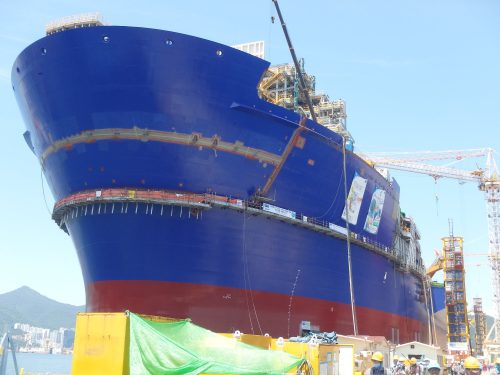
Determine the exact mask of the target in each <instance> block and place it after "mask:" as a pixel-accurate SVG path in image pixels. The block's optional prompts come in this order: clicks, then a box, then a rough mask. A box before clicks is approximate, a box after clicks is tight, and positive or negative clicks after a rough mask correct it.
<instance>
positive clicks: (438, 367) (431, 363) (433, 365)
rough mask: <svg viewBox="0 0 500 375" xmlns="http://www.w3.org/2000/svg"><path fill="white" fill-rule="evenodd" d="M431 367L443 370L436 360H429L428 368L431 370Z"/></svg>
mask: <svg viewBox="0 0 500 375" xmlns="http://www.w3.org/2000/svg"><path fill="white" fill-rule="evenodd" d="M431 368H437V369H439V370H441V366H439V363H437V362H436V361H430V362H429V365H428V366H427V369H428V370H430V369H431Z"/></svg>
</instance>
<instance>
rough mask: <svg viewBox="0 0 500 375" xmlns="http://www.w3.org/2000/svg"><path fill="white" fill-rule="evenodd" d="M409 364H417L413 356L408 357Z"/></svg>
mask: <svg viewBox="0 0 500 375" xmlns="http://www.w3.org/2000/svg"><path fill="white" fill-rule="evenodd" d="M410 364H411V365H416V364H417V359H416V358H415V357H411V358H410Z"/></svg>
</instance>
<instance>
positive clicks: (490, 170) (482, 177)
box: [357, 148, 500, 346]
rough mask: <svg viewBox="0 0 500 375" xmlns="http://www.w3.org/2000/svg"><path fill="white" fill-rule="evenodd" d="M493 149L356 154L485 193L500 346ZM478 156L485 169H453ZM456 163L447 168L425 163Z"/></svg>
mask: <svg viewBox="0 0 500 375" xmlns="http://www.w3.org/2000/svg"><path fill="white" fill-rule="evenodd" d="M495 153H496V151H495V150H493V149H492V148H481V149H469V150H446V151H421V152H397V153H382V152H377V153H361V152H358V153H357V154H358V155H359V156H360V157H362V158H363V159H365V160H366V161H367V162H368V163H370V164H372V165H373V166H375V167H379V168H387V169H397V170H401V171H407V172H412V173H420V174H426V175H429V176H432V177H433V178H434V179H436V180H437V179H438V178H451V179H456V180H459V181H464V182H466V181H472V182H476V183H477V184H478V186H479V189H480V190H481V191H483V192H484V193H485V199H486V209H487V216H488V217H487V222H488V240H489V241H488V251H489V255H488V258H489V263H490V267H491V270H492V279H493V280H492V288H493V300H492V301H493V305H494V309H495V325H494V327H493V328H494V330H493V332H494V335H495V337H494V338H493V343H494V344H496V346H498V345H500V178H499V177H500V176H499V174H498V169H497V166H496V162H495V159H494V154H495ZM477 157H486V167H485V168H484V169H481V168H479V169H476V170H464V169H458V168H454V167H451V166H450V165H451V164H454V163H455V162H458V161H461V160H464V159H469V158H477ZM436 160H453V162H452V163H449V164H448V165H445V166H440V165H433V164H429V163H425V162H429V161H436Z"/></svg>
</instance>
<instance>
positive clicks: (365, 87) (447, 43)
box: [0, 0, 500, 312]
mask: <svg viewBox="0 0 500 375" xmlns="http://www.w3.org/2000/svg"><path fill="white" fill-rule="evenodd" d="M280 6H281V10H282V13H283V15H284V17H285V20H286V23H287V26H288V29H289V33H290V35H291V38H292V41H293V44H294V47H295V50H296V52H297V55H298V56H299V57H303V58H304V59H305V69H306V71H307V72H308V73H309V74H312V75H315V76H316V82H317V89H319V90H321V91H323V92H326V93H328V94H329V95H330V98H332V99H334V98H342V99H344V100H345V101H346V103H347V113H348V119H347V125H348V129H349V130H350V132H351V134H352V135H353V137H354V139H355V142H356V143H355V147H356V149H357V150H361V151H365V152H375V151H384V152H392V151H420V150H431V151H439V150H451V149H456V150H462V149H471V148H483V147H492V148H494V149H496V150H499V151H500V130H499V126H500V111H499V110H498V109H499V104H500V43H499V40H500V24H499V23H498V19H499V17H500V3H499V2H498V1H496V0H474V1H472V0H467V1H464V0H441V1H435V0H407V1H396V0H383V1H378V2H375V1H372V0H328V1H325V0H309V1H307V2H299V1H292V0H281V1H280ZM88 12H100V13H101V14H102V16H103V18H104V20H105V21H106V23H108V24H112V25H127V26H142V27H150V28H158V29H165V30H171V31H176V32H181V33H186V34H190V35H195V36H198V37H203V38H205V39H210V40H214V41H217V42H220V43H224V44H228V45H234V44H240V43H244V42H250V41H256V40H264V41H265V43H266V59H267V60H269V61H270V62H271V63H273V64H278V63H287V62H291V58H290V56H289V52H288V49H287V46H286V42H285V39H284V36H283V32H282V30H281V27H280V25H279V23H278V22H275V23H272V22H271V17H272V16H274V17H276V18H277V16H276V11H275V10H274V5H273V3H272V1H271V0H253V1H229V0H212V1H195V0H183V1H175V2H174V1H159V0H157V1H141V2H138V1H130V0H124V1H102V0H101V1H96V0H85V1H63V0H59V1H55V0H45V1H43V2H40V1H39V0H25V1H23V2H22V3H20V2H19V1H13V0H3V1H2V2H1V3H0V118H1V121H2V127H1V129H2V136H1V137H0V173H1V174H0V176H1V177H0V181H1V183H0V196H2V197H3V199H2V201H1V204H0V265H1V266H0V293H5V292H8V291H11V290H13V289H16V288H18V287H21V286H23V285H27V286H29V287H31V288H33V289H35V290H37V291H38V292H40V293H42V294H43V295H46V296H47V297H50V298H53V299H55V300H58V301H60V302H64V303H70V304H74V305H82V304H84V303H85V291H84V286H83V279H82V276H81V271H80V267H79V264H78V259H77V257H76V253H75V250H74V248H73V245H72V242H71V239H70V238H69V237H68V236H67V235H66V234H65V233H64V232H62V231H61V230H60V229H59V228H58V227H57V225H56V224H55V223H54V222H53V221H52V220H51V217H50V211H51V209H52V205H53V203H54V201H53V198H52V197H51V195H50V192H49V189H48V187H47V185H46V183H44V182H43V178H42V175H41V171H40V166H39V164H38V161H37V160H36V158H35V157H34V155H33V154H32V153H31V152H30V151H29V149H28V147H27V146H26V144H25V142H24V139H23V137H22V134H23V132H24V124H23V121H22V118H21V115H20V112H19V110H18V108H17V104H16V102H15V99H14V95H13V92H12V87H11V83H10V70H11V68H12V64H13V62H14V60H15V58H16V57H17V55H18V54H19V53H20V52H21V51H22V50H23V49H24V48H25V47H27V46H28V45H29V44H30V43H32V42H34V41H35V40H37V39H39V38H42V37H43V36H44V30H45V25H46V24H47V23H48V22H50V21H53V20H57V19H59V18H61V17H64V16H68V15H74V14H80V13H88ZM497 159H498V161H499V163H500V157H499V156H498V155H497ZM484 165H485V160H484V159H478V160H475V161H473V162H467V163H462V164H455V166H457V167H463V168H470V167H472V168H474V167H484ZM391 174H392V176H394V177H395V178H396V179H397V181H398V183H399V184H400V186H401V208H402V210H403V211H404V212H405V213H406V214H407V215H410V216H412V217H413V218H414V219H415V221H416V223H417V225H418V227H419V230H420V233H421V236H422V240H421V246H422V250H423V257H424V260H425V262H426V264H427V265H429V264H430V263H431V262H432V261H433V260H434V257H435V253H434V251H435V250H438V249H440V248H441V238H442V237H444V236H447V235H448V233H449V219H452V220H453V231H454V234H455V235H456V236H463V237H464V239H465V251H466V253H467V252H469V253H487V251H488V230H487V222H486V207H485V201H484V194H483V193H482V192H480V191H479V190H478V189H477V185H475V184H474V183H467V184H460V183H459V182H458V181H454V180H444V179H440V180H438V181H437V182H435V181H434V180H433V178H431V177H429V176H423V175H415V174H411V173H407V172H397V171H394V172H391ZM466 266H467V278H466V282H467V296H468V299H469V300H470V301H471V300H472V297H482V298H483V303H484V306H485V310H486V311H487V312H492V311H493V308H492V302H491V299H492V297H491V295H492V293H491V287H490V284H491V275H490V269H489V266H488V263H487V258H486V257H485V256H476V257H473V256H468V257H466Z"/></svg>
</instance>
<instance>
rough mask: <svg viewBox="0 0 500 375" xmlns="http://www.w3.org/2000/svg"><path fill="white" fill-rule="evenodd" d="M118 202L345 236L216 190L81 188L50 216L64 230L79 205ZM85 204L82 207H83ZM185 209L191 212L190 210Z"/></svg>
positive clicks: (383, 250) (370, 245) (390, 252)
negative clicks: (262, 219) (227, 212)
mask: <svg viewBox="0 0 500 375" xmlns="http://www.w3.org/2000/svg"><path fill="white" fill-rule="evenodd" d="M120 203H121V206H120V207H119V208H118V210H120V212H121V213H127V212H128V205H129V204H130V203H135V204H136V205H135V213H137V212H138V211H137V210H138V207H139V204H146V214H153V206H154V205H160V206H161V209H160V212H161V214H162V215H163V207H164V206H181V207H190V208H192V209H197V210H206V209H210V208H212V207H217V208H227V209H233V210H237V211H241V212H243V211H246V212H248V213H250V214H251V215H259V216H267V217H269V218H273V219H275V220H279V221H282V222H287V223H290V224H292V225H296V226H300V227H303V228H307V229H309V230H313V231H316V232H320V233H323V234H326V235H329V236H333V237H337V238H340V239H346V238H347V230H346V229H345V228H344V227H341V226H338V225H335V224H333V223H330V222H328V221H326V220H318V219H317V218H314V217H310V216H306V215H304V214H302V213H297V212H295V211H291V210H287V209H284V208H281V207H277V206H273V205H270V204H268V203H263V202H259V201H247V200H242V199H237V198H232V197H228V196H221V195H217V194H215V193H205V194H196V193H185V192H175V191H166V190H137V189H127V188H122V189H102V190H91V191H83V192H79V193H76V194H72V195H70V196H68V197H66V198H63V199H61V200H59V201H58V202H56V204H55V205H54V211H53V214H52V218H53V219H54V220H55V221H56V223H57V224H58V225H59V226H60V227H61V228H62V229H63V230H65V231H66V232H67V228H66V225H65V222H66V221H67V220H68V219H69V217H70V215H71V217H75V215H76V216H78V208H80V207H81V212H80V214H81V215H87V214H90V215H94V214H101V213H107V212H109V213H114V212H115V204H120ZM107 204H112V207H111V208H110V209H109V210H107V206H106V205H107ZM89 205H91V209H90V210H88V207H87V206H89ZM95 205H97V208H96V209H95V208H94V206H95ZM102 205H104V207H102ZM149 205H151V208H149ZM84 206H85V209H83V207H84ZM75 208H76V209H77V210H76V213H75V210H74V209H75ZM188 212H189V213H190V212H191V211H188ZM196 215H197V218H198V211H196ZM350 236H351V241H352V242H353V243H354V244H356V245H359V246H361V247H364V248H367V249H369V250H371V251H374V252H376V253H379V254H381V255H383V256H385V257H387V258H389V259H391V260H393V261H394V262H395V263H396V265H397V266H398V267H399V268H401V269H403V270H406V271H409V272H412V273H415V274H417V275H419V276H422V272H421V270H419V269H418V268H417V267H412V266H410V265H408V264H406V263H405V262H404V261H403V260H402V259H401V258H399V257H398V256H397V255H396V253H395V251H394V249H390V248H389V247H387V246H384V245H382V244H380V243H378V242H376V241H373V240H372V239H370V238H368V237H364V236H362V235H360V234H357V233H353V232H351V233H350Z"/></svg>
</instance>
